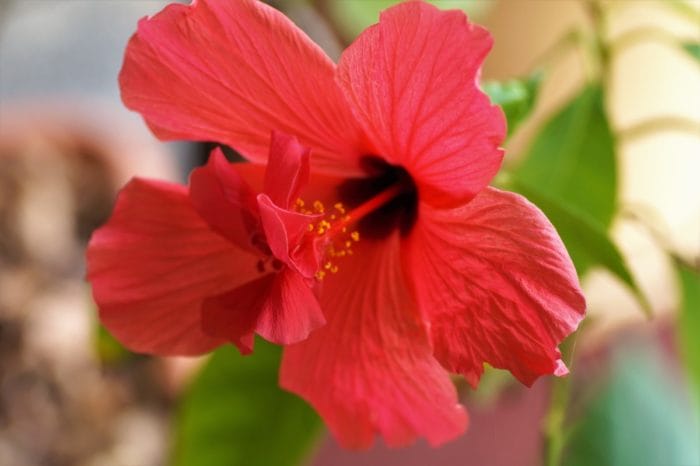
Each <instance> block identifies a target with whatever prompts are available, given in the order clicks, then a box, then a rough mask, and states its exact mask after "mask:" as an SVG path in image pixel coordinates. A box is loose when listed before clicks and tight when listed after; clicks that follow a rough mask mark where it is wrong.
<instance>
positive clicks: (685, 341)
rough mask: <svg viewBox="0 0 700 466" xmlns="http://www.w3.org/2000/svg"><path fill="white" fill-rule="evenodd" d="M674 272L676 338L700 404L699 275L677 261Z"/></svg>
mask: <svg viewBox="0 0 700 466" xmlns="http://www.w3.org/2000/svg"><path fill="white" fill-rule="evenodd" d="M676 270H677V273H678V282H679V284H680V291H681V293H680V296H681V302H680V312H679V321H678V332H679V335H678V336H679V339H680V347H681V352H682V353H683V358H684V360H685V363H686V367H687V369H688V375H689V378H690V381H691V383H692V384H693V388H694V393H695V397H696V402H698V403H699V404H700V273H698V271H697V270H694V269H692V268H690V267H688V266H687V265H685V264H683V263H680V262H679V261H677V264H676ZM698 443H699V444H700V440H699V442H698Z"/></svg>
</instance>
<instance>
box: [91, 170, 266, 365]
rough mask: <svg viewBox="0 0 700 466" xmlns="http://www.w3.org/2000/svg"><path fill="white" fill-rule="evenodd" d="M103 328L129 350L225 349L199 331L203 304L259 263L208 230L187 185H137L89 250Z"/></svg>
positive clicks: (129, 186)
mask: <svg viewBox="0 0 700 466" xmlns="http://www.w3.org/2000/svg"><path fill="white" fill-rule="evenodd" d="M87 257H88V272H87V277H88V280H89V281H90V282H91V283H92V289H93V295H94V297H95V301H96V303H97V305H98V306H99V309H100V318H101V320H102V323H104V325H105V326H106V327H107V328H108V329H109V330H110V332H112V334H113V335H114V336H115V337H116V338H117V339H118V340H119V341H121V342H122V343H123V344H124V345H126V346H127V347H129V348H130V349H132V350H135V351H139V352H145V353H155V354H161V355H177V354H200V353H203V352H205V351H208V350H210V349H212V348H213V347H215V346H217V345H219V344H221V343H222V340H220V339H218V338H212V337H210V336H208V335H207V334H205V333H204V332H203V331H202V329H201V310H200V307H201V304H202V301H203V300H204V299H205V298H207V297H209V296H213V295H217V294H220V293H223V292H224V291H226V290H228V289H231V287H235V286H238V285H240V284H241V283H242V282H244V281H246V280H249V279H251V277H253V276H254V275H255V273H256V269H255V261H256V258H255V257H254V256H251V255H249V254H246V253H244V252H242V251H240V250H238V249H237V248H235V247H234V246H232V245H231V243H230V242H228V241H226V240H225V239H224V238H223V237H221V236H220V235H218V234H216V233H215V232H213V231H212V230H211V229H209V227H208V225H207V224H206V223H205V222H204V221H203V220H202V219H201V218H200V217H199V215H197V213H196V211H195V210H194V208H193V207H192V205H191V203H190V200H189V197H188V196H187V191H186V189H185V188H184V187H182V186H178V185H174V184H170V183H163V182H155V181H144V180H139V179H135V180H133V181H131V182H130V183H129V184H127V185H126V186H125V187H124V189H123V190H122V192H121V193H120V195H119V198H118V199H117V204H116V207H115V209H114V213H113V214H112V217H111V218H110V220H109V222H108V223H107V224H106V225H104V226H103V227H102V228H100V229H98V230H97V231H96V232H95V234H94V235H93V237H92V239H91V240H90V244H89V246H88V251H87Z"/></svg>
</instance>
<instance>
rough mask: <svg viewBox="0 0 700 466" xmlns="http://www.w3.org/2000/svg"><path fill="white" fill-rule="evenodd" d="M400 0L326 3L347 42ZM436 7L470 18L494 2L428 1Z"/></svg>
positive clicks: (357, 0)
mask: <svg viewBox="0 0 700 466" xmlns="http://www.w3.org/2000/svg"><path fill="white" fill-rule="evenodd" d="M400 1H401V0H342V1H338V0H333V1H328V2H327V5H328V7H329V13H330V15H331V16H332V17H333V18H334V19H335V23H336V25H337V27H338V28H340V29H341V31H339V32H341V33H342V35H343V36H344V37H346V38H347V39H348V40H352V39H354V38H355V37H357V36H358V35H359V34H360V33H361V32H362V31H363V30H364V29H365V28H367V27H368V26H370V25H372V24H374V23H376V22H377V20H378V18H379V13H380V12H381V11H383V10H386V9H387V8H389V7H390V6H392V5H395V4H397V3H400ZM428 3H432V4H433V5H435V6H436V7H438V8H440V9H442V10H445V9H453V10H454V9H460V10H463V11H465V12H466V13H467V14H468V15H469V16H470V17H478V16H479V15H481V14H483V13H484V12H486V11H487V10H488V9H490V8H491V7H492V6H493V4H494V2H488V1H483V0H429V1H428Z"/></svg>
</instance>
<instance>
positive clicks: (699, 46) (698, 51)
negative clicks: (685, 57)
mask: <svg viewBox="0 0 700 466" xmlns="http://www.w3.org/2000/svg"><path fill="white" fill-rule="evenodd" d="M683 49H685V51H686V52H688V53H689V54H690V55H692V56H693V57H694V58H695V59H696V60H697V61H698V62H700V43H699V42H686V43H685V44H683Z"/></svg>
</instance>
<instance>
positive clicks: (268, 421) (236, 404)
mask: <svg viewBox="0 0 700 466" xmlns="http://www.w3.org/2000/svg"><path fill="white" fill-rule="evenodd" d="M281 354H282V350H281V348H279V347H277V346H275V345H272V344H270V343H267V342H264V341H263V340H261V339H258V340H257V341H256V343H255V353H254V354H253V355H252V356H250V357H244V356H241V355H240V354H239V353H238V351H237V350H236V349H235V348H234V347H233V346H232V345H226V346H223V347H221V348H219V349H218V350H217V351H216V352H214V354H213V355H212V357H211V358H210V359H209V360H208V362H207V363H206V365H205V366H204V368H203V369H202V370H201V372H200V373H199V374H198V376H197V378H196V379H195V380H194V382H193V383H192V386H191V387H190V389H189V391H188V392H187V394H186V395H185V397H184V399H183V400H182V403H181V411H180V413H179V417H178V419H177V423H176V428H177V431H176V444H175V451H174V455H173V458H174V464H175V465H176V466H295V465H298V464H299V463H300V462H301V461H302V460H303V459H304V458H305V457H306V455H307V454H309V453H310V449H311V447H312V445H313V444H314V441H315V440H316V439H317V437H318V436H319V433H320V431H321V421H320V419H319V418H318V416H317V415H316V414H315V412H314V411H313V409H311V408H310V407H309V406H308V405H307V404H306V403H305V402H304V401H302V400H301V399H299V398H298V397H296V396H294V395H292V394H291V393H288V392H285V391H283V390H282V389H280V388H279V386H278V382H277V372H278V367H279V362H280V357H281Z"/></svg>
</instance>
